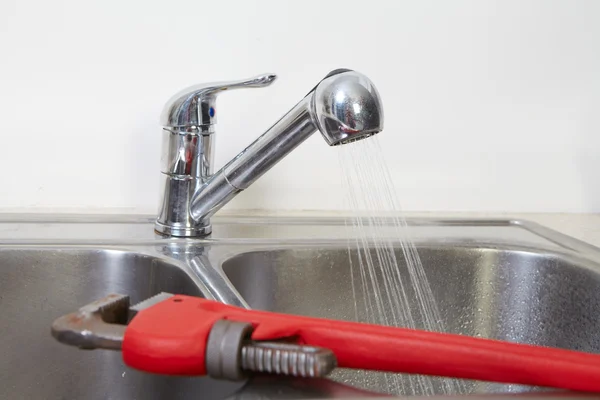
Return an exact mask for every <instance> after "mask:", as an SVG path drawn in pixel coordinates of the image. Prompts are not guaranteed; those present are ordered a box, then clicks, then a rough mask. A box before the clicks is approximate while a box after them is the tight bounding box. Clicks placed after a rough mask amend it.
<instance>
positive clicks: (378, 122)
mask: <svg viewBox="0 0 600 400" xmlns="http://www.w3.org/2000/svg"><path fill="white" fill-rule="evenodd" d="M309 96H311V100H310V106H309V107H310V113H311V115H312V117H313V120H314V122H315V125H316V126H317V128H318V129H319V131H320V132H321V134H322V135H323V137H324V138H325V141H327V143H328V144H329V145H330V146H337V145H339V144H345V143H350V142H354V141H357V140H361V139H364V138H367V137H369V136H372V135H375V134H376V133H379V132H381V131H382V130H383V107H382V106H381V99H380V97H379V93H378V92H377V89H376V88H375V85H373V83H372V82H371V81H370V80H369V78H367V77H366V76H364V75H362V74H359V73H357V72H354V71H352V70H349V69H336V70H334V71H331V72H330V73H329V74H328V75H327V76H326V77H325V78H324V79H323V80H322V81H321V82H319V84H317V86H315V88H314V89H313V90H312V91H311V92H310V93H309Z"/></svg>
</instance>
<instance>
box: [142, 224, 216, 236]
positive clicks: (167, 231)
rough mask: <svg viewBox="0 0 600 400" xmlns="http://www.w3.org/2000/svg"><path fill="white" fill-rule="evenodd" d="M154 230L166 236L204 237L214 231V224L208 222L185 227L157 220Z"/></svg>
mask: <svg viewBox="0 0 600 400" xmlns="http://www.w3.org/2000/svg"><path fill="white" fill-rule="evenodd" d="M154 230H155V231H156V233H159V234H161V235H164V236H175V237H204V236H208V235H210V234H211V233H212V225H211V224H208V225H205V226H197V227H193V228H190V227H183V226H170V225H165V224H162V223H160V222H158V221H157V222H155V224H154Z"/></svg>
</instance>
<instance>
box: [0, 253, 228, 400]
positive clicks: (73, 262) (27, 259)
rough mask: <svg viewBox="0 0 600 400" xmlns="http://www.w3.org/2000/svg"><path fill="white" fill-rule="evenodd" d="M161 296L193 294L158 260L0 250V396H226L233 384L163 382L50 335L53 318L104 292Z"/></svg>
mask: <svg viewBox="0 0 600 400" xmlns="http://www.w3.org/2000/svg"><path fill="white" fill-rule="evenodd" d="M161 291H167V292H172V293H184V294H189V295H195V296H201V295H202V293H201V292H200V290H199V289H198V286H197V285H196V284H195V283H194V280H193V279H192V278H191V277H190V275H189V274H188V273H186V272H185V271H184V269H182V267H181V266H178V265H177V264H176V263H175V262H173V261H171V262H169V261H168V260H166V259H165V258H160V257H156V256H150V255H145V254H141V253H136V252H129V251H122V250H115V249H79V248H72V249H69V248H64V247H59V248H54V247H39V248H10V247H9V248H0V315H1V316H2V317H1V321H2V322H1V323H0V337H1V338H2V340H0V358H1V360H2V361H1V362H0V377H1V378H0V381H1V384H0V387H1V388H0V397H1V398H14V399H159V398H160V399H164V398H169V399H183V398H185V399H189V398H192V397H194V396H195V394H198V393H203V394H206V395H207V397H206V398H222V397H226V396H227V395H228V394H229V393H232V392H233V391H235V390H236V389H238V388H239V386H240V384H231V383H226V382H217V381H214V380H210V379H206V378H201V379H192V378H171V377H160V376H152V375H149V374H143V373H140V372H136V371H134V370H131V369H129V368H127V367H126V366H125V365H124V364H123V361H122V359H121V355H120V353H119V352H112V351H89V352H88V351H82V350H78V349H76V348H74V347H68V346H65V345H63V344H60V343H58V342H56V341H55V340H54V339H53V338H52V337H51V335H50V326H51V324H52V321H53V320H54V319H55V318H57V317H58V316H61V315H64V314H67V313H69V312H72V311H75V310H77V309H78V308H79V307H80V306H82V305H85V304H87V303H89V302H90V301H92V300H94V299H98V298H101V297H103V296H105V295H106V294H108V293H111V292H117V293H126V294H129V295H130V296H131V300H132V302H134V303H135V302H138V301H141V300H143V299H145V298H148V297H150V296H153V295H155V294H157V293H160V292H161Z"/></svg>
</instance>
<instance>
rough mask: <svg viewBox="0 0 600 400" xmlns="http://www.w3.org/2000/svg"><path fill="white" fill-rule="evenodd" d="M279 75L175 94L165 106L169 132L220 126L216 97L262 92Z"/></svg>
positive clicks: (164, 120)
mask: <svg viewBox="0 0 600 400" xmlns="http://www.w3.org/2000/svg"><path fill="white" fill-rule="evenodd" d="M276 78H277V75H275V74H262V75H257V76H255V77H252V78H249V79H242V80H236V81H226V82H214V83H203V84H199V85H194V86H190V87H188V88H186V89H183V90H181V91H180V92H178V93H177V94H175V95H174V96H173V97H171V99H169V101H168V102H167V103H166V104H165V106H164V108H163V112H162V115H161V118H160V122H161V125H162V126H163V127H165V128H184V129H190V128H195V127H197V126H200V125H213V124H214V123H216V122H217V121H216V118H215V115H216V112H215V101H216V96H217V94H219V93H220V92H222V91H224V90H230V89H243V88H261V87H266V86H269V85H270V84H271V83H273V81H275V79H276Z"/></svg>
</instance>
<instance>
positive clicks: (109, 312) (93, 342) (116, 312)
mask: <svg viewBox="0 0 600 400" xmlns="http://www.w3.org/2000/svg"><path fill="white" fill-rule="evenodd" d="M128 314H129V296H126V295H122V294H109V295H108V296H106V297H103V298H102V299H100V300H97V301H95V302H93V303H90V304H88V305H86V306H83V307H81V308H80V309H79V310H78V311H76V312H74V313H71V314H67V315H65V316H63V317H60V318H58V319H57V320H55V321H54V323H53V324H52V336H54V338H55V339H56V340H58V341H59V342H61V343H64V344H68V345H71V346H76V347H79V348H80V349H86V350H92V349H109V350H121V345H122V343H123V336H124V335H125V328H126V325H125V324H126V323H127V319H128Z"/></svg>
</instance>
